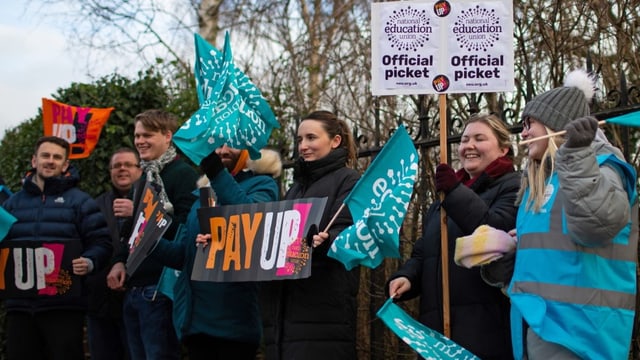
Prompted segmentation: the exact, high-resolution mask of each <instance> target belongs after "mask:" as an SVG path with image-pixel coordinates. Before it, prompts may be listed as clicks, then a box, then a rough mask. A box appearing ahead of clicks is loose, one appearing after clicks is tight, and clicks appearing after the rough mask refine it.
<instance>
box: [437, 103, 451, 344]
mask: <svg viewBox="0 0 640 360" xmlns="http://www.w3.org/2000/svg"><path fill="white" fill-rule="evenodd" d="M438 103H439V112H440V163H442V164H446V163H447V158H448V154H447V153H448V151H447V149H448V148H449V146H448V144H447V135H448V133H449V132H448V131H447V95H446V94H440V96H439V101H438ZM443 201H444V193H443V192H441V193H440V204H442V202H443ZM440 254H441V263H442V320H443V324H442V325H443V329H444V335H445V336H446V337H451V325H450V323H449V321H450V317H449V234H448V231H447V212H446V211H445V210H444V207H442V206H440Z"/></svg>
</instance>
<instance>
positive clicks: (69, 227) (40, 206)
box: [3, 167, 112, 312]
mask: <svg viewBox="0 0 640 360" xmlns="http://www.w3.org/2000/svg"><path fill="white" fill-rule="evenodd" d="M33 176H34V175H33V174H29V175H27V177H26V178H25V179H24V181H23V187H22V190H21V191H19V192H17V193H16V194H14V195H13V196H12V197H10V198H9V199H8V200H7V201H6V202H5V203H4V205H3V206H4V208H5V209H6V210H7V211H9V212H10V213H11V214H12V215H13V216H15V217H16V218H17V219H18V221H17V222H16V223H15V224H13V227H12V228H11V230H10V231H9V234H8V235H7V237H6V238H5V240H4V243H8V242H11V241H38V242H42V241H44V242H49V241H55V242H64V241H71V240H80V242H81V244H82V256H83V257H86V258H89V259H91V260H92V261H93V265H94V270H93V271H94V272H96V271H99V270H100V269H102V268H104V267H105V266H107V265H108V264H109V257H110V256H111V249H112V247H111V240H110V238H109V230H108V229H107V223H106V222H105V219H104V216H103V215H102V213H101V212H100V209H99V208H98V205H97V204H96V202H95V201H94V200H93V199H92V198H91V196H89V194H87V193H85V192H83V191H82V190H80V189H78V188H77V183H78V181H79V175H78V172H77V171H76V170H75V169H74V168H73V167H69V169H68V170H67V172H66V173H64V174H62V176H59V177H54V178H48V179H46V180H45V185H44V190H43V191H41V190H40V188H39V187H38V186H37V185H36V184H35V183H34V182H33V181H32V179H33ZM86 306H87V299H86V293H84V294H83V295H82V296H79V297H64V296H40V297H38V298H36V299H8V300H7V302H6V307H7V310H8V311H29V312H37V311H42V310H50V309H70V310H86Z"/></svg>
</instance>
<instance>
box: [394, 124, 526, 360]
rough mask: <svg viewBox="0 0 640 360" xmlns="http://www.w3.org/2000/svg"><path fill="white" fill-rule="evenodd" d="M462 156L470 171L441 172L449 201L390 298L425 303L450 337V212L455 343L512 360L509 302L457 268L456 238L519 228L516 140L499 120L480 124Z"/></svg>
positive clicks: (427, 314)
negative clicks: (446, 301) (446, 313)
mask: <svg viewBox="0 0 640 360" xmlns="http://www.w3.org/2000/svg"><path fill="white" fill-rule="evenodd" d="M458 156H459V159H460V162H461V164H462V169H460V170H459V171H458V172H454V170H453V169H451V168H450V167H449V166H448V165H446V164H440V165H439V166H438V167H437V169H436V190H437V191H438V192H444V194H445V198H444V200H443V201H442V203H441V202H440V201H436V202H435V203H434V204H432V205H431V207H430V208H429V210H428V212H427V214H425V215H424V216H423V227H422V231H423V234H422V236H421V237H420V239H418V241H417V242H416V244H415V245H414V248H413V251H412V254H411V258H410V259H409V260H408V261H407V262H406V263H405V264H404V265H403V266H402V267H401V268H400V269H399V270H398V271H397V272H396V273H395V274H393V275H392V276H391V278H390V281H389V282H388V283H387V291H388V293H389V294H390V295H391V296H392V297H394V298H395V299H398V300H406V299H411V298H414V297H416V296H420V314H419V318H418V320H419V321H420V322H421V323H423V324H425V325H426V326H428V327H430V328H432V329H434V330H436V331H439V332H441V333H442V332H443V321H444V320H443V305H442V302H443V300H442V262H441V241H440V207H442V208H444V209H445V210H446V214H447V230H448V246H449V248H448V253H449V280H448V284H449V294H450V325H451V336H450V338H451V339H452V340H453V341H455V342H456V343H458V344H459V345H461V346H462V347H464V348H466V349H467V350H469V351H471V352H472V353H474V354H475V355H476V356H478V357H479V358H481V359H483V360H487V359H511V358H512V353H511V338H510V330H509V329H510V327H509V311H510V310H509V299H508V298H507V297H506V296H505V295H504V294H503V293H502V292H501V291H500V289H498V288H495V287H492V286H489V285H487V284H486V283H485V282H484V281H483V280H482V278H481V276H480V271H479V270H478V268H472V269H466V268H463V267H460V266H457V265H455V263H454V261H453V254H454V251H455V241H456V238H458V237H461V236H466V235H470V234H471V233H473V231H474V230H475V229H476V228H477V227H478V226H480V225H483V224H487V225H489V226H492V227H494V228H497V229H501V230H504V231H509V230H512V229H513V228H514V227H515V220H516V213H517V208H516V206H515V200H516V196H517V192H518V189H519V186H520V175H519V174H518V173H517V172H515V171H514V168H513V159H512V158H513V150H512V148H511V140H510V133H509V131H508V130H507V128H506V127H505V125H504V124H503V122H502V121H500V119H498V118H497V117H495V116H493V115H480V116H476V117H473V118H471V119H470V120H469V122H468V123H467V124H466V126H465V130H464V132H463V135H462V138H461V142H460V146H459V148H458Z"/></svg>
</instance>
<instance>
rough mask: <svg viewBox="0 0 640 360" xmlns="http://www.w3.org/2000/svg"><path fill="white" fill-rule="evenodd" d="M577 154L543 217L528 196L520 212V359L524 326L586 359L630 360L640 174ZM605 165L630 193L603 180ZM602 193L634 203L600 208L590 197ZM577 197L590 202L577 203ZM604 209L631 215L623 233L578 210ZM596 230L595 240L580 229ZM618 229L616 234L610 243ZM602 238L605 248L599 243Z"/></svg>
mask: <svg viewBox="0 0 640 360" xmlns="http://www.w3.org/2000/svg"><path fill="white" fill-rule="evenodd" d="M571 151H573V150H571ZM565 152H567V153H568V152H569V151H568V150H567V151H565ZM560 156H562V153H560ZM571 156H574V158H573V159H571V160H573V161H565V162H563V165H562V166H558V172H554V173H553V174H552V175H551V177H550V178H549V180H548V181H549V182H548V185H547V192H546V199H547V201H546V202H545V204H544V205H543V206H542V208H541V209H540V211H538V212H534V211H531V210H529V209H527V207H526V200H527V198H528V190H527V192H525V195H524V198H523V202H522V205H520V209H519V212H518V216H517V234H518V249H517V253H516V254H517V255H516V263H515V268H514V274H513V277H512V280H511V284H510V286H509V289H508V293H509V296H510V298H511V302H512V325H511V326H512V337H513V342H514V343H513V344H514V346H513V347H514V357H515V358H516V359H520V358H522V357H523V355H524V351H525V349H524V347H523V343H524V341H523V337H522V336H523V329H522V325H523V320H524V321H525V322H526V324H528V326H529V327H530V329H531V331H534V332H535V333H536V334H537V335H538V336H539V337H540V338H541V339H542V340H543V341H545V342H548V343H554V344H560V345H561V346H563V347H565V348H567V349H569V350H571V351H572V352H574V353H575V354H576V355H577V356H578V357H580V358H583V359H625V358H627V355H628V351H629V346H630V341H631V330H632V326H633V318H634V309H635V296H636V260H637V256H638V255H637V245H638V228H637V219H638V209H637V203H636V189H635V182H636V177H635V171H634V169H633V168H632V167H631V166H629V165H628V164H627V163H625V162H623V161H621V160H619V159H618V158H617V157H615V156H614V155H600V156H598V157H597V161H598V162H597V164H596V163H595V159H596V158H595V157H594V156H593V152H590V151H589V150H588V149H584V151H583V152H582V153H580V151H575V152H574V153H573V154H572V155H571ZM590 157H592V158H593V164H591V160H589V158H590ZM590 165H593V166H590ZM598 165H600V166H601V167H603V168H605V167H606V168H608V169H609V170H612V171H614V172H615V173H617V175H615V176H613V178H620V179H622V185H623V188H621V187H619V185H616V183H615V180H610V179H603V178H601V177H600V176H599V175H598V174H600V171H599V170H598ZM571 166H575V168H573V169H572V168H571ZM592 167H595V169H591V168H592ZM592 170H593V171H592ZM609 170H607V171H609ZM572 177H575V178H574V179H571V178H572ZM567 180H571V181H567ZM580 181H585V183H586V184H582V185H575V189H576V190H577V191H581V192H582V194H581V195H579V196H576V197H575V198H574V197H573V194H572V193H573V191H572V190H573V189H572V188H573V186H574V185H572V183H574V182H580ZM589 185H591V186H595V187H596V188H593V189H591V188H589ZM603 189H606V190H603ZM599 192H602V194H603V195H604V196H605V197H608V198H611V197H614V196H615V195H614V193H615V192H620V193H622V194H625V197H626V200H625V199H622V201H619V202H618V204H603V203H602V201H600V200H598V203H597V204H596V203H595V202H593V199H592V198H591V199H590V196H593V195H597V194H598V193H599ZM573 199H576V200H577V199H580V201H582V199H585V200H586V201H587V202H586V203H585V204H575V203H574V202H573V201H572V200H573ZM589 201H591V202H592V203H591V204H589ZM571 204H573V206H571ZM603 207H605V209H602V210H603V211H605V213H607V214H620V215H621V214H623V213H624V214H626V216H625V217H623V218H622V221H623V223H626V224H625V225H624V226H622V228H621V229H620V227H619V226H616V227H610V224H611V223H613V222H614V221H610V220H608V219H602V217H599V216H595V215H594V216H581V217H575V213H576V212H580V211H589V209H597V210H596V211H598V210H600V209H601V208H603ZM578 208H579V209H578ZM625 208H626V210H625ZM618 210H620V212H619V213H618ZM620 215H618V217H620ZM603 221H604V222H603ZM591 226H596V227H597V229H594V230H592V231H590V233H591V234H592V235H591V236H589V235H578V234H576V231H575V230H572V229H588V228H590V227H591ZM611 231H615V233H614V235H613V236H611V237H608V236H607V235H606V234H607V233H608V232H611ZM598 235H599V236H600V238H601V243H594V241H593V240H592V239H596V238H597V236H598ZM590 238H591V239H590Z"/></svg>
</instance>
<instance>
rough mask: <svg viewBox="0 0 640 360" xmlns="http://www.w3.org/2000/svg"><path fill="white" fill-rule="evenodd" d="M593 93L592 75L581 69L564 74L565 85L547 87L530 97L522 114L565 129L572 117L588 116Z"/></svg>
mask: <svg viewBox="0 0 640 360" xmlns="http://www.w3.org/2000/svg"><path fill="white" fill-rule="evenodd" d="M594 93H595V84H594V82H593V79H592V78H591V76H589V74H588V73H587V72H585V71H584V70H575V71H572V72H570V73H569V74H568V75H567V78H566V80H565V83H564V86H562V87H558V88H555V89H553V90H549V91H547V92H545V93H542V94H540V95H538V96H536V97H534V98H533V99H532V100H531V101H529V102H528V103H527V104H526V105H525V107H524V111H523V112H522V118H523V119H524V118H525V117H528V116H529V117H532V118H534V119H535V120H538V121H540V122H541V123H543V124H544V125H545V126H546V127H548V128H550V129H551V130H553V131H558V130H562V129H564V127H565V126H566V125H567V124H568V123H569V122H570V121H572V120H575V119H577V118H580V117H584V116H588V115H589V114H590V113H591V111H590V109H589V103H590V102H591V99H592V98H593V95H594Z"/></svg>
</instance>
